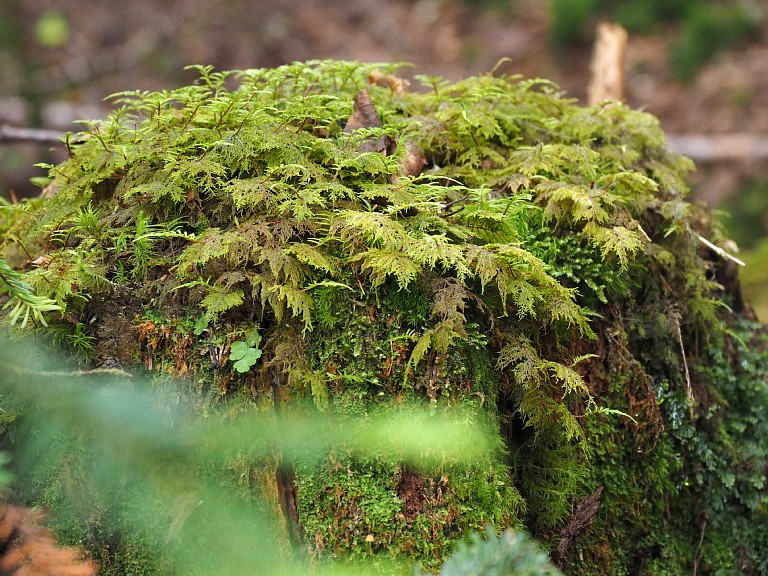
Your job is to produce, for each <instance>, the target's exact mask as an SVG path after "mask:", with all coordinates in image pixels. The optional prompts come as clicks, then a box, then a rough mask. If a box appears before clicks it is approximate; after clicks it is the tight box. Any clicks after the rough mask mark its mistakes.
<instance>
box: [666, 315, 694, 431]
mask: <svg viewBox="0 0 768 576" xmlns="http://www.w3.org/2000/svg"><path fill="white" fill-rule="evenodd" d="M672 320H673V321H674V323H675V331H676V332H677V342H678V344H680V355H681V356H682V357H683V368H684V369H685V391H686V395H687V396H688V415H689V416H690V418H691V422H693V420H694V415H693V405H694V403H695V402H696V399H695V398H694V397H693V386H692V385H691V373H690V371H689V370H688V360H686V358H685V346H684V345H683V333H682V331H681V330H680V317H679V315H678V314H677V313H673V314H672Z"/></svg>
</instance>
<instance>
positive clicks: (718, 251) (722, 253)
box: [694, 232, 746, 266]
mask: <svg viewBox="0 0 768 576" xmlns="http://www.w3.org/2000/svg"><path fill="white" fill-rule="evenodd" d="M694 234H696V232H694ZM696 236H697V237H698V238H699V242H701V243H702V244H704V246H706V247H707V248H711V249H712V250H713V251H714V252H715V254H717V255H718V256H720V257H722V258H725V259H726V260H730V261H731V262H736V264H738V265H739V266H746V264H745V263H744V262H742V261H741V260H739V259H738V258H736V256H732V255H731V254H728V252H726V251H725V250H723V249H722V248H720V246H715V245H714V244H712V242H710V241H709V240H707V239H706V238H704V237H703V236H702V235H701V234H696Z"/></svg>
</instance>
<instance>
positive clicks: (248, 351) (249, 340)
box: [229, 331, 261, 374]
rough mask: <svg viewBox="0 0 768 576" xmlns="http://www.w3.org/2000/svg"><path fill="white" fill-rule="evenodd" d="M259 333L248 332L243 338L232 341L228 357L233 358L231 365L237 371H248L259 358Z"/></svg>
mask: <svg viewBox="0 0 768 576" xmlns="http://www.w3.org/2000/svg"><path fill="white" fill-rule="evenodd" d="M260 343H261V335H260V334H259V333H258V332H255V331H254V332H250V333H249V334H248V335H246V337H245V340H237V341H235V342H232V346H231V347H230V350H229V359H230V360H234V361H235V363H234V364H233V365H232V367H233V368H234V369H235V370H237V371H238V372H239V373H241V374H243V373H244V372H248V370H250V369H251V368H252V367H253V365H254V364H256V362H257V361H258V359H259V358H261V349H260V348H259V344H260Z"/></svg>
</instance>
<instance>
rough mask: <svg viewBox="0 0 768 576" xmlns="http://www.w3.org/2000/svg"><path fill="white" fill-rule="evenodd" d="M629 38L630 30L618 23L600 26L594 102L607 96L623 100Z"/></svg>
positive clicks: (594, 61)
mask: <svg viewBox="0 0 768 576" xmlns="http://www.w3.org/2000/svg"><path fill="white" fill-rule="evenodd" d="M627 40H628V35H627V31H626V30H624V28H622V27H621V26H619V25H617V24H609V23H607V22H603V23H602V24H600V25H599V26H598V27H597V37H596V38H595V50H594V53H593V54H592V66H591V72H592V76H591V80H590V83H589V90H588V98H589V105H590V106H595V105H597V104H600V103H601V102H604V101H606V100H619V101H621V100H623V98H624V62H625V60H626V55H627Z"/></svg>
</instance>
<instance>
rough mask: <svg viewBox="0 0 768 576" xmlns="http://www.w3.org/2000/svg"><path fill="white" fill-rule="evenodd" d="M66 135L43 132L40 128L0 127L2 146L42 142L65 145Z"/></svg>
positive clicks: (55, 132) (50, 131)
mask: <svg viewBox="0 0 768 576" xmlns="http://www.w3.org/2000/svg"><path fill="white" fill-rule="evenodd" d="M64 136H65V134H64V133H63V132H58V131H56V130H43V129H38V128H14V127H13V126H6V125H2V126H0V144H14V143H19V142H40V143H48V144H60V145H62V146H63V145H64V143H63V142H62V141H61V139H62V138H64Z"/></svg>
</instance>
